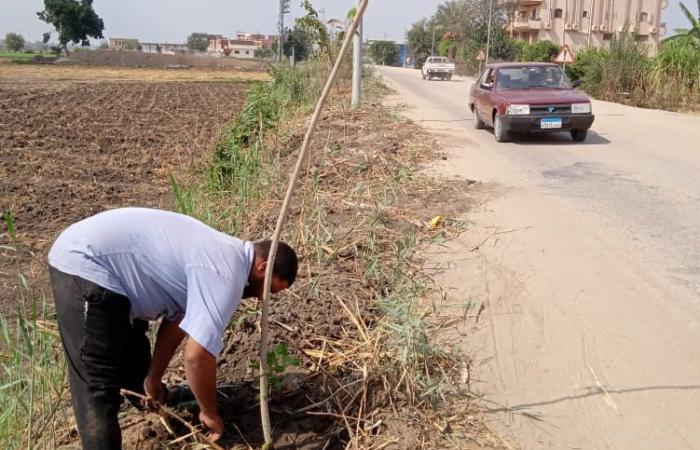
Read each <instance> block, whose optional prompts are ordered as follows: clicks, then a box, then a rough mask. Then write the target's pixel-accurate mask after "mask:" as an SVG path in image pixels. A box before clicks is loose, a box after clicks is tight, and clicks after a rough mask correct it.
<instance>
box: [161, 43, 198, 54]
mask: <svg viewBox="0 0 700 450" xmlns="http://www.w3.org/2000/svg"><path fill="white" fill-rule="evenodd" d="M159 45H160V48H161V51H160V53H162V54H164V55H183V54H188V53H197V52H195V51H193V50H190V48H189V47H188V46H187V44H159Z"/></svg>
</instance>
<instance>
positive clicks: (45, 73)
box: [0, 64, 270, 82]
mask: <svg viewBox="0 0 700 450" xmlns="http://www.w3.org/2000/svg"><path fill="white" fill-rule="evenodd" d="M269 79H270V77H269V75H268V74H267V73H266V72H243V71H237V70H234V69H206V68H190V69H157V68H128V67H87V66H69V65H67V66H54V65H48V64H0V82H20V81H94V82H102V81H146V82H148V81H152V82H168V81H200V82H204V81H207V82H211V81H264V80H269Z"/></svg>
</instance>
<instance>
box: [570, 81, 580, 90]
mask: <svg viewBox="0 0 700 450" xmlns="http://www.w3.org/2000/svg"><path fill="white" fill-rule="evenodd" d="M581 83H582V81H581V80H576V81H574V82H573V83H571V86H572V87H573V88H574V89H576V88H577V87H579V86H581Z"/></svg>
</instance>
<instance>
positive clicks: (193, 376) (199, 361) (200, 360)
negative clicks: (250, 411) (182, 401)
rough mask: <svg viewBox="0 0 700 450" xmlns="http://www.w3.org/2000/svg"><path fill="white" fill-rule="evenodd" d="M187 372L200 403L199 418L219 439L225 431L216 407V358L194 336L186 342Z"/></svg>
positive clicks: (212, 436)
mask: <svg viewBox="0 0 700 450" xmlns="http://www.w3.org/2000/svg"><path fill="white" fill-rule="evenodd" d="M185 373H186V375H187V381H188V382H189V384H190V388H191V389H192V392H193V393H194V396H195V398H196V399H197V403H199V409H200V414H199V420H200V421H201V422H202V423H203V424H204V426H206V427H207V428H208V429H209V430H210V431H211V434H210V436H209V437H210V438H211V439H212V440H213V441H217V440H218V439H219V438H221V435H222V434H223V432H224V422H223V420H221V417H219V414H218V412H217V409H216V358H214V356H213V355H212V354H211V353H209V351H208V350H207V349H206V348H204V347H202V346H201V345H199V343H198V342H197V341H195V340H194V339H192V338H189V339H188V340H187V343H186V344H185Z"/></svg>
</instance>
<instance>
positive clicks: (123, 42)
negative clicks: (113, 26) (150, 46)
mask: <svg viewBox="0 0 700 450" xmlns="http://www.w3.org/2000/svg"><path fill="white" fill-rule="evenodd" d="M138 42H139V40H138V39H134V38H113V37H111V38H109V39H107V48H109V49H110V50H114V51H122V50H137V48H135V46H134V43H135V44H136V45H138Z"/></svg>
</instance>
